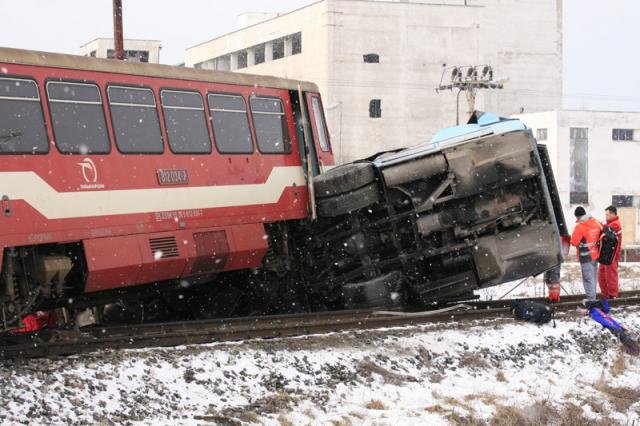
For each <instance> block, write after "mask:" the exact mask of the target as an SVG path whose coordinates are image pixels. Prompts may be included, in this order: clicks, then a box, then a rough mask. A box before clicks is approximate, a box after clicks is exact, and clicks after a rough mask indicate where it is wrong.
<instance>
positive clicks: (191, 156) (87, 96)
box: [0, 49, 561, 330]
mask: <svg viewBox="0 0 640 426" xmlns="http://www.w3.org/2000/svg"><path fill="white" fill-rule="evenodd" d="M0 70H1V71H2V73H0V159H1V162H0V164H1V165H0V197H1V203H2V212H1V213H0V221H1V226H0V265H2V274H1V279H0V309H1V318H0V321H1V329H3V330H12V329H15V328H17V327H20V322H21V319H23V318H25V316H27V315H30V314H32V313H33V312H35V311H53V310H56V309H57V310H58V312H59V313H60V314H61V315H59V316H58V317H59V319H60V320H63V319H64V320H65V321H67V322H72V321H73V318H74V315H72V314H73V313H74V312H75V313H77V312H80V311H84V312H90V313H91V314H92V315H93V317H94V318H93V321H97V322H100V321H110V320H114V319H116V318H123V317H127V318H129V320H131V319H132V318H133V320H142V318H143V317H144V318H145V319H147V320H148V319H153V318H154V316H161V315H165V316H166V315H168V316H169V317H170V318H176V317H184V316H186V317H203V316H204V317H206V316H225V315H243V314H256V313H274V312H290V311H292V310H320V309H344V308H359V307H377V306H380V307H390V306H391V307H394V306H397V307H401V306H406V305H424V304H429V303H431V302H434V301H440V300H447V299H454V298H463V297H469V295H470V294H472V292H473V290H474V289H476V288H479V287H485V286H490V285H495V284H499V283H502V282H505V281H509V280H513V279H517V278H520V277H524V276H528V275H535V274H538V273H540V272H542V271H544V270H546V269H549V268H551V267H553V266H555V265H557V264H558V263H559V262H560V261H561V250H560V246H559V238H558V224H557V221H556V218H555V217H554V214H553V209H552V204H553V202H554V196H553V193H552V192H550V191H549V188H550V187H553V182H552V178H550V177H549V174H548V173H545V170H544V169H545V166H544V165H545V164H546V163H545V162H543V161H542V162H541V159H540V154H539V151H538V147H537V145H536V142H535V140H534V139H533V137H532V136H531V133H530V132H529V131H528V130H526V129H525V128H524V127H523V126H522V125H521V124H520V123H519V122H517V121H514V120H507V121H504V120H500V119H497V118H491V116H489V115H484V116H479V117H476V118H477V120H476V121H477V123H476V124H474V125H471V126H470V127H458V128H454V129H453V130H449V131H448V132H449V133H445V134H442V135H439V136H437V137H436V139H434V141H433V143H430V144H425V145H422V146H418V147H414V148H411V149H405V150H401V151H396V152H388V153H380V154H378V155H376V156H374V157H372V158H369V159H366V160H362V161H359V162H356V163H351V164H347V165H341V166H338V167H335V168H332V169H330V170H328V171H326V172H324V173H320V172H321V171H322V170H323V169H328V168H329V167H330V166H332V165H333V156H332V152H331V144H330V140H329V135H328V132H327V129H326V124H325V121H324V115H323V110H322V103H321V99H320V95H319V93H318V89H317V87H316V86H315V85H313V84H311V83H306V82H299V81H293V80H285V79H278V78H272V77H264V76H251V75H243V74H234V73H225V72H212V71H204V70H195V69H185V68H175V67H167V66H162V65H151V64H135V63H125V62H117V61H111V60H101V59H95V58H83V57H76V56H69V55H59V54H50V53H42V52H33V51H23V50H15V49H0ZM549 179H551V180H549ZM556 202H557V195H556Z"/></svg>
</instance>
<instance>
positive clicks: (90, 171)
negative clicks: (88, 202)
mask: <svg viewBox="0 0 640 426" xmlns="http://www.w3.org/2000/svg"><path fill="white" fill-rule="evenodd" d="M78 166H80V170H82V177H84V180H85V181H86V182H87V183H95V182H97V180H98V169H97V168H96V165H95V164H94V162H93V161H92V160H91V159H90V158H85V159H83V160H82V162H80V163H78Z"/></svg>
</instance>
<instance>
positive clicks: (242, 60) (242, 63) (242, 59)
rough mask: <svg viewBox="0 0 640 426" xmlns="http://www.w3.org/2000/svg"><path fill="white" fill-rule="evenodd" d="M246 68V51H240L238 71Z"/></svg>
mask: <svg viewBox="0 0 640 426" xmlns="http://www.w3.org/2000/svg"><path fill="white" fill-rule="evenodd" d="M246 67H247V51H246V50H241V51H239V52H238V69H240V68H246Z"/></svg>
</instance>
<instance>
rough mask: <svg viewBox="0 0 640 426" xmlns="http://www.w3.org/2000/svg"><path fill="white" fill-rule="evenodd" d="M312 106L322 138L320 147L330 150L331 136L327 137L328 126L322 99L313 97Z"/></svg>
mask: <svg viewBox="0 0 640 426" xmlns="http://www.w3.org/2000/svg"><path fill="white" fill-rule="evenodd" d="M311 106H312V108H313V118H314V120H315V122H316V128H317V129H318V137H319V138H320V149H321V150H323V151H325V152H326V151H329V138H328V137H327V128H326V126H325V120H324V114H323V112H322V105H320V99H318V98H317V97H316V96H314V97H312V98H311Z"/></svg>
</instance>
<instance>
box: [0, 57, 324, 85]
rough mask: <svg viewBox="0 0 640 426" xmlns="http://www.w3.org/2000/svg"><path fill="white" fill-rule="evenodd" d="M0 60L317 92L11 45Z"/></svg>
mask: <svg viewBox="0 0 640 426" xmlns="http://www.w3.org/2000/svg"><path fill="white" fill-rule="evenodd" d="M0 62H8V63H14V64H21V65H36V66H43V67H53V68H69V69H76V70H77V69H80V70H86V71H95V72H108V73H116V74H130V75H140V76H147V77H160V78H174V79H179V80H192V81H205V82H211V83H222V84H238V85H243V86H254V85H257V86H261V87H272V88H276V89H290V90H297V89H298V84H300V86H301V88H302V90H304V91H310V92H318V86H316V85H315V84H314V83H310V82H306V81H300V80H290V79H286V78H279V77H273V76H266V75H256V74H245V73H236V72H230V71H211V70H203V69H195V68H186V67H175V66H171V65H160V64H147V63H140V62H127V61H118V60H115V59H101V58H90V57H87V56H78V55H65V54H62V53H51V52H39V51H36V50H23V49H12V48H8V47H0Z"/></svg>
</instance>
